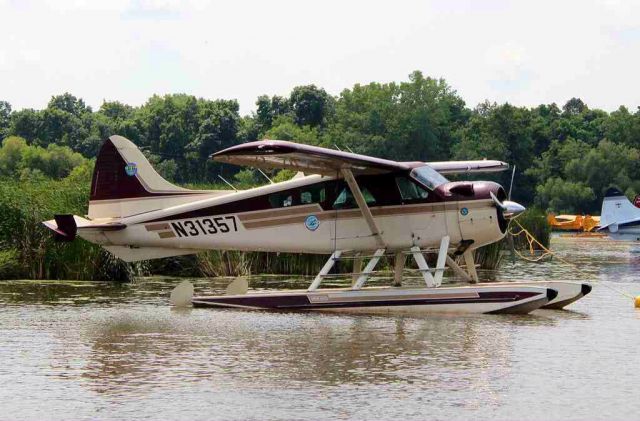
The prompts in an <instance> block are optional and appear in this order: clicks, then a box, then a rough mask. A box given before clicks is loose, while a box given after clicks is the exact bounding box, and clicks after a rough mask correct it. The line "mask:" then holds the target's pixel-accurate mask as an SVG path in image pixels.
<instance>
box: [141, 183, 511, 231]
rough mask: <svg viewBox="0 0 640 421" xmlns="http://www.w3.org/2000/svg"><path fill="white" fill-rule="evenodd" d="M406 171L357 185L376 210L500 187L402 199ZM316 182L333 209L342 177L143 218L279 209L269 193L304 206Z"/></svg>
mask: <svg viewBox="0 0 640 421" xmlns="http://www.w3.org/2000/svg"><path fill="white" fill-rule="evenodd" d="M406 175H407V174H401V173H389V174H382V175H380V174H379V175H369V176H360V177H357V178H356V179H357V181H358V184H359V186H360V188H361V189H362V190H363V191H364V190H365V189H366V190H368V191H369V192H370V193H371V194H372V195H373V197H375V198H376V202H375V204H371V205H370V206H371V209H372V210H373V209H378V208H381V207H385V206H398V205H405V204H435V203H445V202H448V203H453V204H455V203H456V202H458V201H470V200H486V199H490V198H491V196H490V194H489V192H490V191H494V190H495V191H496V192H497V191H498V189H501V187H500V186H499V185H498V184H496V183H492V182H477V183H474V186H475V193H474V195H473V196H465V195H460V194H456V193H454V192H450V191H449V187H448V186H449V185H451V187H453V186H455V185H457V183H447V184H444V185H442V186H439V187H438V188H436V189H435V190H434V191H432V192H430V193H429V195H428V197H426V198H424V199H419V200H411V201H408V200H403V199H402V197H401V196H400V192H399V191H398V187H397V185H396V181H395V178H396V177H397V176H406ZM319 185H323V186H324V188H325V191H326V196H325V200H324V201H322V202H320V203H318V204H319V205H320V206H321V207H322V209H323V210H325V211H327V210H334V209H333V207H332V205H333V203H334V201H335V200H336V198H337V196H338V194H339V193H340V192H341V191H342V190H343V189H344V188H345V187H346V183H345V182H344V180H330V181H319V182H317V183H312V184H308V185H304V186H300V187H296V188H293V189H283V190H280V191H277V192H271V193H268V194H262V195H259V196H255V197H250V198H247V199H240V200H235V201H233V202H229V203H223V204H220V205H213V206H207V207H203V208H200V209H194V210H191V211H187V212H180V213H177V214H175V215H170V216H164V217H161V218H155V219H151V220H148V221H144V222H145V223H150V222H165V221H170V220H177V219H189V218H202V217H208V216H216V215H227V214H232V213H233V214H238V213H244V212H253V211H260V210H268V209H280V208H274V207H273V205H272V204H271V202H270V201H269V197H270V196H271V195H286V194H289V193H290V194H291V196H292V199H293V203H292V206H291V208H295V207H296V206H303V205H305V203H301V202H300V194H301V192H304V191H308V190H309V189H312V188H318V186H319ZM343 209H357V205H356V204H355V202H354V203H352V204H350V206H344V207H341V208H340V210H343Z"/></svg>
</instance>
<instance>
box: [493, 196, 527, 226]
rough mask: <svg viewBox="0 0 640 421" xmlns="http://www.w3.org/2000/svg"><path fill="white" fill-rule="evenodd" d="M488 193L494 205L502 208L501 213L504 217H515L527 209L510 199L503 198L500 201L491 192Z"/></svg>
mask: <svg viewBox="0 0 640 421" xmlns="http://www.w3.org/2000/svg"><path fill="white" fill-rule="evenodd" d="M489 194H490V195H491V199H492V200H493V202H494V203H495V204H496V206H497V207H498V208H500V209H502V214H503V215H504V217H505V219H515V218H517V217H518V216H519V215H520V214H522V212H524V211H525V210H526V209H527V208H525V207H524V206H522V205H521V204H520V203H516V202H512V201H511V200H504V201H502V202H501V201H500V199H498V197H497V196H496V195H495V194H494V193H493V192H489Z"/></svg>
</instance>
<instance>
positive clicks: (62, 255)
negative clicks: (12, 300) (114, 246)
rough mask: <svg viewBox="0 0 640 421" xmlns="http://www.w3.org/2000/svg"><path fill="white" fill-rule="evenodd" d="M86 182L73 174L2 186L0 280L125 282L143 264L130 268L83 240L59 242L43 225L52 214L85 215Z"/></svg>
mask: <svg viewBox="0 0 640 421" xmlns="http://www.w3.org/2000/svg"><path fill="white" fill-rule="evenodd" d="M88 198H89V182H88V181H87V180H86V174H81V173H76V174H73V175H72V176H70V177H67V178H65V179H62V180H51V179H47V178H44V177H38V178H32V179H27V180H3V181H2V182H1V183H0V215H2V218H1V219H0V279H11V278H29V279H94V280H115V281H128V280H130V279H132V277H133V276H134V275H136V274H138V273H140V272H141V270H142V269H143V265H141V264H137V265H131V264H126V263H124V262H122V261H121V260H119V259H116V258H114V257H113V256H112V255H111V254H110V253H108V252H107V251H105V250H103V249H101V248H100V247H98V246H96V245H93V244H91V243H89V242H87V241H73V242H71V243H58V242H55V241H54V240H53V236H52V235H51V232H50V231H49V230H48V229H46V228H45V227H44V226H43V225H42V224H41V222H42V221H44V220H47V219H52V218H53V216H54V215H55V214H67V213H74V214H77V215H84V214H86V212H87V204H88Z"/></svg>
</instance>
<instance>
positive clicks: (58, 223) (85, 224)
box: [42, 215, 127, 242]
mask: <svg viewBox="0 0 640 421" xmlns="http://www.w3.org/2000/svg"><path fill="white" fill-rule="evenodd" d="M42 224H43V225H44V226H45V227H47V228H49V229H50V230H51V231H53V235H54V238H55V240H56V241H63V242H68V241H73V240H74V239H75V238H76V235H77V234H78V233H83V232H102V231H119V230H122V229H125V228H126V227H127V226H126V225H125V224H123V223H120V222H108V223H97V224H96V223H92V222H91V221H89V220H88V219H84V218H82V217H80V216H77V215H56V216H54V219H52V220H49V221H44V222H43V223H42Z"/></svg>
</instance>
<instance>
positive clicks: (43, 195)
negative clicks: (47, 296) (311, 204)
mask: <svg viewBox="0 0 640 421" xmlns="http://www.w3.org/2000/svg"><path fill="white" fill-rule="evenodd" d="M113 134H120V135H123V136H125V137H127V138H129V139H130V140H132V141H133V142H134V143H136V144H137V145H138V146H139V147H140V148H141V150H142V151H143V152H144V153H145V155H147V157H148V158H149V160H150V161H151V162H152V164H153V165H154V167H155V168H156V169H157V170H158V172H159V173H160V174H161V175H162V176H163V177H165V178H167V179H168V180H171V181H172V182H175V183H178V184H181V185H184V186H187V187H191V188H215V189H221V188H222V189H223V188H227V187H226V186H225V185H223V184H222V183H218V175H222V176H224V177H225V178H226V179H229V180H232V183H234V185H236V187H238V188H249V187H252V186H256V185H260V184H264V183H265V182H266V180H265V179H264V178H263V176H262V175H261V174H259V173H258V172H257V171H254V170H252V169H240V168H238V167H234V166H230V165H225V164H220V163H216V162H213V161H211V160H210V159H208V157H209V155H210V154H211V153H213V152H215V151H218V150H221V149H224V148H226V147H229V146H232V145H235V144H239V143H243V142H246V141H251V140H256V139H262V138H271V139H282V140H294V141H298V142H302V143H307V144H313V145H319V146H324V147H329V148H340V149H343V150H353V151H354V152H356V153H362V154H367V155H372V156H378V157H382V158H389V159H395V160H423V161H441V160H450V159H483V158H487V159H499V160H503V161H506V162H509V163H510V164H511V165H515V166H516V172H515V181H514V188H513V192H512V197H513V200H515V201H517V202H519V203H522V204H524V205H525V206H527V207H528V208H529V209H530V210H528V211H527V212H526V213H525V214H524V215H523V216H522V217H521V218H519V219H518V221H520V222H521V223H522V224H523V225H524V226H525V227H527V229H529V230H530V231H531V232H532V233H533V234H534V235H535V236H536V237H537V238H538V239H540V240H541V241H542V242H543V244H548V235H549V229H548V226H547V224H546V221H545V214H546V212H548V211H553V212H555V213H589V214H597V213H599V208H600V203H601V201H602V197H603V195H604V192H605V191H606V189H607V188H608V187H610V186H616V187H618V188H619V189H621V191H623V192H625V194H626V195H627V196H628V197H630V198H633V196H634V195H635V194H636V193H638V192H640V159H639V158H640V111H639V110H636V111H635V112H631V111H629V110H628V109H627V108H625V107H624V106H621V107H620V108H619V109H618V110H616V111H613V112H606V111H603V110H598V109H590V108H589V107H588V106H587V104H585V103H584V102H583V101H582V100H580V99H578V98H571V99H569V100H568V101H567V102H566V103H565V104H564V105H562V106H558V105H556V104H543V105H539V106H536V107H531V108H528V107H516V106H513V105H511V104H508V103H506V104H496V103H490V102H488V101H487V102H483V103H481V104H479V105H477V106H476V107H475V108H470V107H468V106H467V105H466V104H465V102H464V101H463V100H462V98H461V97H460V96H459V95H458V93H457V92H456V91H455V90H454V89H453V88H452V87H451V86H449V85H448V84H447V83H446V81H444V80H443V79H433V78H429V77H425V76H424V75H423V74H422V73H420V72H417V71H416V72H413V73H412V74H411V75H410V76H409V78H408V80H407V81H403V82H398V83H396V82H392V83H370V84H367V85H360V84H356V85H354V86H353V87H351V88H348V89H345V90H343V91H342V92H341V93H340V94H339V95H337V96H331V95H329V94H328V93H327V92H326V91H325V90H324V89H322V88H319V87H316V86H315V85H308V86H297V87H295V88H294V89H293V90H292V92H291V93H290V95H289V96H286V97H284V96H267V95H263V96H260V97H259V98H258V99H257V101H256V111H255V112H252V113H251V114H250V115H245V116H241V115H240V114H239V106H238V103H237V101H235V100H207V99H203V98H197V97H194V96H191V95H185V94H171V95H165V96H153V97H151V98H149V100H148V101H147V102H146V103H145V104H144V105H142V106H139V107H133V106H129V105H126V104H122V103H120V102H117V101H111V102H107V101H105V102H104V103H103V104H102V105H101V106H100V108H99V109H98V110H95V111H94V110H93V109H92V108H91V107H89V106H87V105H86V104H85V103H84V101H83V100H82V99H80V98H77V97H75V96H73V95H71V94H69V93H65V94H62V95H58V96H54V97H52V98H51V100H50V101H49V103H48V105H47V107H46V108H45V109H42V110H33V109H23V110H12V108H11V105H10V104H9V103H7V102H5V101H1V98H0V139H1V140H2V145H1V147H0V212H1V213H2V216H3V218H2V219H1V220H0V279H16V278H31V279H72V280H73V279H85V280H117V281H127V280H131V279H132V278H133V277H134V276H138V275H149V274H160V275H174V276H203V275H204V276H221V275H222V276H224V275H231V276H234V275H244V274H249V273H257V272H260V273H283V274H300V275H305V274H315V273H316V272H317V270H318V268H319V267H320V266H321V265H322V263H323V262H324V261H325V259H326V256H314V255H298V254H285V253H282V254H279V255H278V254H276V253H241V252H234V251H230V252H218V251H211V252H206V253H202V254H200V255H197V256H183V257H176V258H168V259H161V260H154V261H148V262H141V263H138V264H133V265H132V264H125V263H123V262H121V261H119V260H118V259H115V258H113V257H112V256H111V255H109V253H107V252H106V251H103V250H101V249H100V248H99V247H97V246H95V245H92V244H89V243H88V242H86V241H76V242H73V243H70V244H67V243H64V244H62V243H55V242H53V239H52V238H51V235H50V234H49V233H48V232H46V230H45V229H44V228H43V227H42V226H41V221H43V220H46V219H50V218H51V217H52V216H53V215H54V214H56V213H75V214H78V215H84V214H86V212H87V204H88V196H89V185H90V181H91V174H92V171H93V165H94V157H95V155H96V153H97V151H98V148H99V147H100V145H101V144H102V141H103V140H104V139H105V138H107V137H108V136H110V135H113ZM268 175H269V177H271V178H272V179H274V181H281V180H285V179H287V178H289V177H291V176H293V173H292V172H291V171H286V170H284V171H275V172H271V173H269V174H268ZM510 177H511V172H510V171H508V172H504V173H499V174H485V175H483V176H482V178H484V179H489V180H493V181H497V182H499V183H501V184H502V185H504V186H508V185H509V182H510ZM457 179H465V178H464V177H459V178H457ZM521 241H522V240H520V239H516V240H515V246H516V247H524V246H527V245H526V244H523V243H521ZM508 249H509V245H508V244H506V241H502V242H499V243H496V244H495V245H491V246H488V247H485V248H483V249H481V250H480V251H479V252H478V261H479V262H480V263H481V264H482V266H483V267H488V268H497V267H498V266H499V264H500V262H501V261H502V260H504V259H503V256H505V253H508ZM344 271H345V272H346V271H348V269H344Z"/></svg>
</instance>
